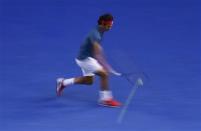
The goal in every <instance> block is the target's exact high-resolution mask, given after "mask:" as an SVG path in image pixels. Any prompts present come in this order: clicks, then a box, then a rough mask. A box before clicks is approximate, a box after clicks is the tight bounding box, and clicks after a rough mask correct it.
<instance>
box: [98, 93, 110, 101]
mask: <svg viewBox="0 0 201 131" xmlns="http://www.w3.org/2000/svg"><path fill="white" fill-rule="evenodd" d="M99 94H100V100H101V101H105V100H110V99H112V98H113V96H112V92H111V91H100V93H99Z"/></svg>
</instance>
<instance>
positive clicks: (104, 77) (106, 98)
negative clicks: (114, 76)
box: [95, 69, 121, 107]
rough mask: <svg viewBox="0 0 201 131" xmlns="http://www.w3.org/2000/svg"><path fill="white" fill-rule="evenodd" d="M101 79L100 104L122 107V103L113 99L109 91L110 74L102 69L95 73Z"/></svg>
mask: <svg viewBox="0 0 201 131" xmlns="http://www.w3.org/2000/svg"><path fill="white" fill-rule="evenodd" d="M95 74H96V75H98V76H99V77H100V88H101V90H100V99H99V104H100V105H103V106H109V107H118V106H120V105H121V103H120V102H118V101H116V100H114V99H113V95H112V91H111V90H110V89H109V80H108V79H109V76H108V73H107V72H106V71H105V70H104V69H102V70H98V71H96V73H95Z"/></svg>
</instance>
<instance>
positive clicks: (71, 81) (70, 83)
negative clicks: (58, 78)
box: [63, 78, 75, 86]
mask: <svg viewBox="0 0 201 131" xmlns="http://www.w3.org/2000/svg"><path fill="white" fill-rule="evenodd" d="M74 80H75V78H70V79H64V80H63V85H64V86H68V85H73V84H74Z"/></svg>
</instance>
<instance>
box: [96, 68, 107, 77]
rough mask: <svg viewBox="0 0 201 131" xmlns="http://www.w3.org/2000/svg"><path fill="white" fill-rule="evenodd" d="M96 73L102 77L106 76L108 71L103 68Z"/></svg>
mask: <svg viewBox="0 0 201 131" xmlns="http://www.w3.org/2000/svg"><path fill="white" fill-rule="evenodd" d="M97 74H98V75H99V76H100V77H102V78H107V77H108V73H107V72H106V71H105V70H101V71H99V72H98V73H97Z"/></svg>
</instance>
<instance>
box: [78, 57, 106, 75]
mask: <svg viewBox="0 0 201 131" xmlns="http://www.w3.org/2000/svg"><path fill="white" fill-rule="evenodd" d="M75 61H76V63H77V64H78V66H79V67H80V68H81V70H82V73H83V76H94V75H95V74H94V73H95V72H97V71H99V70H102V69H103V67H102V66H101V64H99V63H98V61H97V60H96V59H94V58H92V57H87V58H86V59H84V60H78V59H75Z"/></svg>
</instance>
